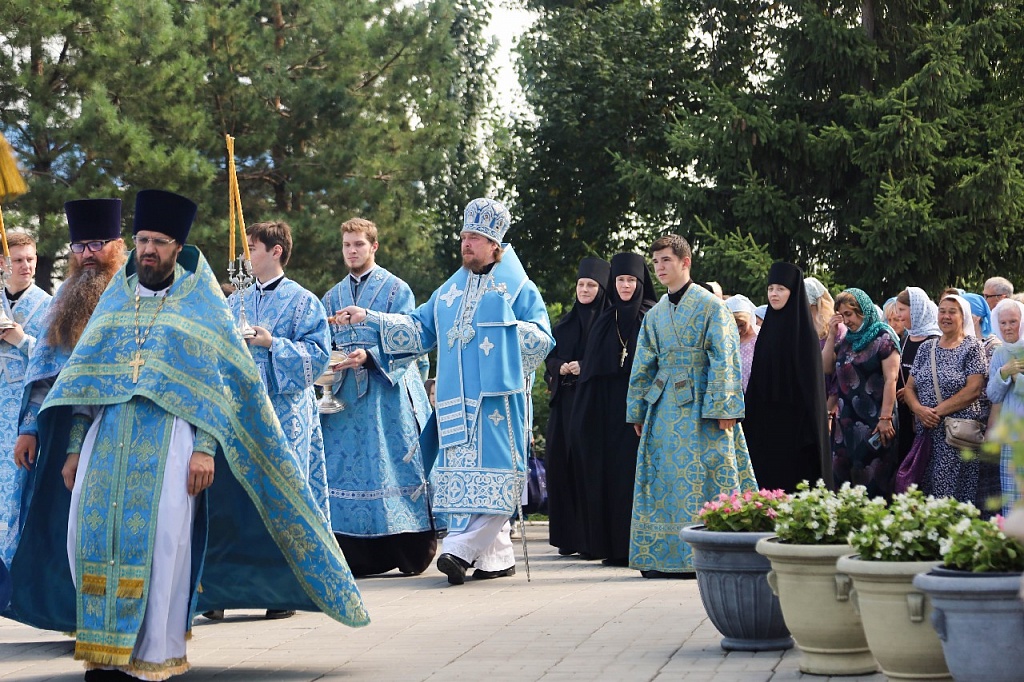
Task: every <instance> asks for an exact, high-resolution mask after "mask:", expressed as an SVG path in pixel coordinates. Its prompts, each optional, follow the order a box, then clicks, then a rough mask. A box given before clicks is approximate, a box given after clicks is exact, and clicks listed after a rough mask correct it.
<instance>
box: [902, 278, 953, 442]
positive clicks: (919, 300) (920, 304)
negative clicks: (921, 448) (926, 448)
mask: <svg viewBox="0 0 1024 682" xmlns="http://www.w3.org/2000/svg"><path fill="white" fill-rule="evenodd" d="M896 314H897V316H898V317H899V319H900V322H902V323H903V326H904V327H905V328H906V329H907V334H906V335H905V336H904V337H903V339H902V342H901V344H900V374H899V376H898V377H896V400H897V401H899V418H900V426H901V427H902V428H901V429H900V431H899V434H897V435H898V439H899V448H900V462H903V458H904V457H906V456H907V453H909V452H910V448H911V447H913V445H914V429H913V424H914V413H913V412H911V411H910V407H909V406H908V405H907V403H906V401H904V399H903V392H904V389H906V386H907V379H908V378H910V370H911V369H913V368H914V358H916V357H917V350H918V348H920V347H921V344H922V343H924V342H925V341H927V340H928V339H937V338H938V337H940V336H942V331H941V330H940V329H939V321H938V315H939V307H938V306H937V305H935V302H934V301H932V300H931V299H930V298H928V294H926V293H925V292H924V289H922V288H920V287H907V288H906V289H904V290H903V291H901V292H900V293H899V294H897V296H896Z"/></svg>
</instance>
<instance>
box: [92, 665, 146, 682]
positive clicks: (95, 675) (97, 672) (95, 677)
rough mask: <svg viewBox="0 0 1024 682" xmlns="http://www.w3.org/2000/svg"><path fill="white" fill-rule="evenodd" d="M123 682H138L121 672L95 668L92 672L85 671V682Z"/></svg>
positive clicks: (135, 678) (136, 679)
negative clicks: (128, 681)
mask: <svg viewBox="0 0 1024 682" xmlns="http://www.w3.org/2000/svg"><path fill="white" fill-rule="evenodd" d="M124 680H134V681H135V682H138V678H137V677H132V676H131V675H129V674H128V673H126V672H123V671H121V670H102V669H100V668H96V669H94V670H86V671H85V682H114V681H116V682H123V681H124Z"/></svg>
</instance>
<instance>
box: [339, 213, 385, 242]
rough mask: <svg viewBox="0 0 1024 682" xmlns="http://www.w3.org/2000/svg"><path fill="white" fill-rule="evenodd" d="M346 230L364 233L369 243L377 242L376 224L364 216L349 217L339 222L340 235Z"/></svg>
mask: <svg viewBox="0 0 1024 682" xmlns="http://www.w3.org/2000/svg"><path fill="white" fill-rule="evenodd" d="M346 232H350V233H362V234H365V235H366V238H367V239H369V240H370V243H371V244H376V243H377V225H376V224H374V223H373V222H372V221H370V220H367V219H365V218H349V219H348V220H346V221H345V222H343V223H342V224H341V235H342V237H344V236H345V233H346Z"/></svg>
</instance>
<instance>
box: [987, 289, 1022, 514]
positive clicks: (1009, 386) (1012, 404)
mask: <svg viewBox="0 0 1024 682" xmlns="http://www.w3.org/2000/svg"><path fill="white" fill-rule="evenodd" d="M992 320H993V321H994V322H995V324H994V325H992V326H993V329H992V331H993V333H994V334H995V335H996V336H997V337H998V338H999V340H1000V341H1001V342H1002V344H1001V345H999V346H996V348H995V350H994V351H993V353H992V364H991V365H989V371H988V397H989V400H991V401H992V415H991V416H990V417H989V434H990V435H991V436H993V437H994V439H999V437H998V435H997V434H998V432H999V431H1000V430H1003V429H1013V428H1014V427H1015V426H1016V423H1017V421H1018V420H1021V419H1024V375H1022V372H1024V304H1021V303H1020V302H1018V301H1014V300H1013V299H1003V300H1002V301H1000V302H999V305H997V306H996V307H995V308H993V309H992ZM1016 473H1017V469H1016V467H1015V466H1014V464H1013V450H1012V448H1011V445H1010V444H1009V443H1003V446H1002V451H1001V456H1000V458H999V483H1000V489H1001V491H1002V501H1003V516H1008V515H1009V513H1010V509H1011V508H1012V507H1013V505H1014V503H1015V502H1017V501H1018V500H1020V499H1021V496H1020V493H1019V492H1018V489H1017V482H1016V477H1015V475H1016Z"/></svg>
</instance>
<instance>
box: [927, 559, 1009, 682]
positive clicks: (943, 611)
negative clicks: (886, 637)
mask: <svg viewBox="0 0 1024 682" xmlns="http://www.w3.org/2000/svg"><path fill="white" fill-rule="evenodd" d="M1020 580H1021V577H1020V573H996V574H991V573H969V572H967V571H950V570H944V569H936V570H935V571H932V572H931V573H927V574H923V575H918V576H917V577H916V578H914V586H915V587H917V588H919V589H921V590H923V591H924V592H926V593H927V594H928V596H929V597H930V598H931V602H932V618H931V620H932V625H933V626H934V627H935V631H936V632H937V633H938V635H939V639H940V640H941V641H942V651H943V653H944V654H945V655H946V665H948V666H949V672H951V673H952V674H953V677H954V678H955V679H956V680H957V682H975V681H977V682H1018V681H1019V680H1021V679H1022V678H1024V646H1022V643H1024V604H1022V603H1021V600H1020V599H1019V598H1018V594H1017V592H1018V590H1019V589H1020Z"/></svg>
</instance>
